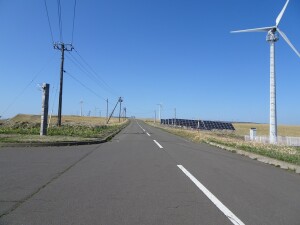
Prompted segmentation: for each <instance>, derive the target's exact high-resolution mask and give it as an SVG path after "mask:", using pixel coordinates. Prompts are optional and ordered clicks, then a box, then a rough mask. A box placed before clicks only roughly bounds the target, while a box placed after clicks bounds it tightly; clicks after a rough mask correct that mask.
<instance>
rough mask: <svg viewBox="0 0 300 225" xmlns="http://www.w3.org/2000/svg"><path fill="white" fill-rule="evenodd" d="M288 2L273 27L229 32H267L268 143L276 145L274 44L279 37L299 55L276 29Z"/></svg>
mask: <svg viewBox="0 0 300 225" xmlns="http://www.w3.org/2000/svg"><path fill="white" fill-rule="evenodd" d="M289 1H290V0H287V1H286V3H285V5H284V6H283V9H282V10H281V12H280V13H279V15H278V16H277V18H276V21H275V26H272V27H261V28H254V29H247V30H238V31H231V33H242V32H267V38H266V40H267V42H269V43H270V143H271V144H276V143H277V115H276V113H277V112H276V80H275V42H276V41H278V40H279V36H278V34H277V32H278V33H279V34H280V36H281V37H282V38H283V39H284V40H285V41H286V43H287V44H288V45H289V46H290V47H291V48H292V49H293V50H294V52H295V53H296V54H297V55H298V56H299V57H300V53H299V52H298V51H297V50H296V48H295V47H294V46H293V44H292V43H291V42H290V40H289V39H288V38H287V36H286V35H285V34H284V33H283V32H282V31H281V30H280V29H279V28H278V25H279V23H280V21H281V19H282V16H283V14H284V12H285V10H286V7H287V5H288V4H289Z"/></svg>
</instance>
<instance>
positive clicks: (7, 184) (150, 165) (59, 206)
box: [0, 120, 300, 225]
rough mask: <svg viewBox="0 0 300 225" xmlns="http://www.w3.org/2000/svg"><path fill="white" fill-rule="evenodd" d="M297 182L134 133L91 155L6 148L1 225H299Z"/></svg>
mask: <svg viewBox="0 0 300 225" xmlns="http://www.w3.org/2000/svg"><path fill="white" fill-rule="evenodd" d="M299 210H300V176H299V175H297V174H294V173H292V172H289V171H285V170H282V169H279V168H276V167H273V166H270V165H265V164H263V163H260V162H257V161H255V160H251V159H248V158H246V157H243V156H240V155H237V154H234V153H230V152H227V151H225V150H221V149H218V148H215V147H211V146H208V145H205V144H194V143H191V142H189V141H187V140H185V139H182V138H180V137H177V136H174V135H172V134H168V133H166V132H164V131H162V130H160V129H157V128H153V127H150V126H148V125H146V124H145V123H143V122H141V121H135V120H133V121H132V122H131V124H130V125H129V126H128V127H127V128H125V129H124V130H123V131H122V132H121V133H120V134H118V135H117V136H116V137H115V138H114V139H113V140H112V141H110V142H107V143H104V144H100V145H91V146H78V147H48V148H47V147H43V148H37V147H35V148H26V149H25V148H1V149H0V224H1V225H9V224H13V225H48V224H49V225H50V224H51V225H52V224H53V225H67V224H74V225H77V224H78V225H79V224H80V225H81V224H82V225H88V224H97V225H123V224H125V225H154V224H155V225H167V224H168V225H169V224H170V225H177V224H178V225H183V224H184V225H185V224H188V225H189V224H191V225H192V224H193V225H195V224H214V225H215V224H222V225H223V224H255V225H260V224H264V225H265V224H272V225H276V224H289V225H293V224H298V225H299V224H300V213H299V212H300V211H299Z"/></svg>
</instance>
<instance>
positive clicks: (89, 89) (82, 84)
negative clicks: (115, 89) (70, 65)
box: [65, 71, 106, 101]
mask: <svg viewBox="0 0 300 225" xmlns="http://www.w3.org/2000/svg"><path fill="white" fill-rule="evenodd" d="M65 73H66V74H68V75H69V76H70V77H71V78H73V79H74V80H75V81H77V82H78V83H79V84H80V85H81V86H83V87H84V88H86V89H87V90H88V91H90V92H91V93H93V94H94V95H96V96H97V97H98V98H101V99H103V100H104V101H106V99H105V98H103V97H102V96H100V95H98V94H97V93H96V92H95V91H93V90H92V89H91V88H89V87H88V86H86V85H85V84H84V83H82V82H81V81H80V80H78V79H77V78H76V77H74V76H73V75H72V74H70V73H69V72H67V71H65Z"/></svg>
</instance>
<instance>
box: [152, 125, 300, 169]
mask: <svg viewBox="0 0 300 225" xmlns="http://www.w3.org/2000/svg"><path fill="white" fill-rule="evenodd" d="M148 124H150V125H152V126H156V127H159V128H161V129H164V130H166V131H168V132H170V133H173V134H176V135H178V136H181V137H184V138H188V139H190V140H191V141H193V142H198V143H215V144H220V145H223V146H227V147H232V148H236V149H240V150H244V151H248V152H252V153H256V154H259V155H263V156H267V157H270V158H274V159H278V160H281V161H285V162H289V163H293V164H296V165H300V147H292V146H280V145H270V144H262V143H255V142H246V141H244V137H243V136H241V135H237V134H236V133H234V132H222V131H195V130H185V129H179V128H172V127H166V126H161V125H158V124H154V123H149V122H148Z"/></svg>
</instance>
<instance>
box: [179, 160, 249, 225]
mask: <svg viewBox="0 0 300 225" xmlns="http://www.w3.org/2000/svg"><path fill="white" fill-rule="evenodd" d="M177 166H178V168H179V169H180V170H181V171H182V172H183V173H184V174H185V175H186V176H187V177H188V178H190V179H191V180H192V181H193V183H194V184H195V185H196V186H197V187H198V188H199V189H200V190H201V191H202V192H203V193H204V194H205V195H206V196H207V197H208V198H209V199H210V200H211V201H212V202H213V203H214V204H215V205H216V206H217V207H218V208H219V210H221V211H222V212H223V213H224V214H225V216H226V217H227V218H228V219H229V220H230V221H231V222H232V223H233V224H235V225H245V224H244V223H243V222H242V221H241V220H240V219H239V218H237V217H236V216H235V215H234V214H233V213H232V212H231V211H230V210H229V209H228V208H227V207H226V206H225V205H224V204H223V203H222V202H220V201H219V199H217V198H216V197H215V196H214V195H213V194H212V193H211V192H210V191H209V190H208V189H207V188H206V187H205V186H204V185H203V184H201V183H200V182H199V181H198V180H197V179H196V178H195V177H194V176H193V175H192V174H191V173H190V172H189V171H187V170H186V169H185V168H184V167H183V166H182V165H177Z"/></svg>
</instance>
